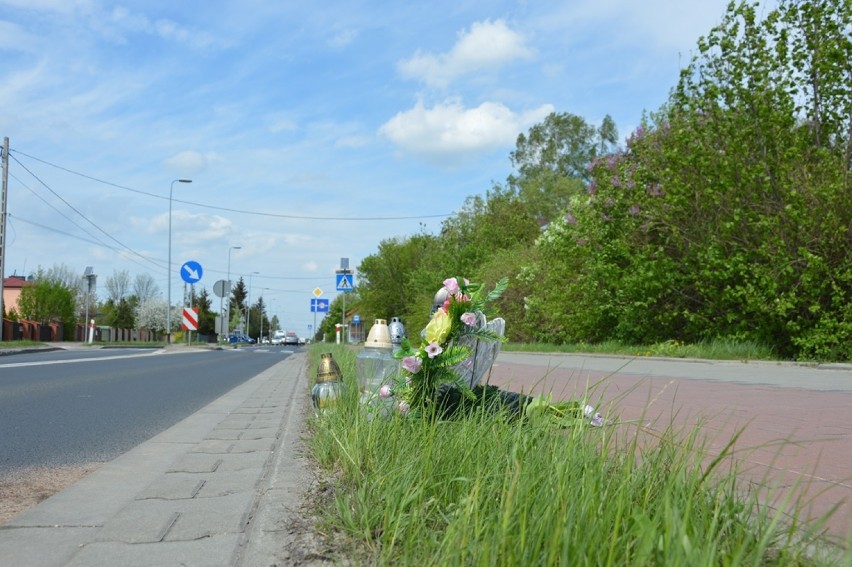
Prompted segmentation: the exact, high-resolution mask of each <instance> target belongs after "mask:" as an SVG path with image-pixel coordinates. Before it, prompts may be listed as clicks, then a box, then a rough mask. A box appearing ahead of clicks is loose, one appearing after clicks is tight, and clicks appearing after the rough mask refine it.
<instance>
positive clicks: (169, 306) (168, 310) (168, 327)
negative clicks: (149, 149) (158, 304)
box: [166, 179, 192, 344]
mask: <svg viewBox="0 0 852 567" xmlns="http://www.w3.org/2000/svg"><path fill="white" fill-rule="evenodd" d="M175 183H192V179H175V180H174V181H172V184H171V185H170V186H169V265H168V272H169V284H168V285H169V289H168V291H167V292H166V303H167V305H166V344H169V343H171V342H172V192H173V191H174V189H175Z"/></svg>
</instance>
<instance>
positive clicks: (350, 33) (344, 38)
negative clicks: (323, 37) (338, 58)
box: [328, 29, 358, 49]
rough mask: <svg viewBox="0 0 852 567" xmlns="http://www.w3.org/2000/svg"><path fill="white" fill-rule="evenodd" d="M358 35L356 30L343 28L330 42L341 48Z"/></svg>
mask: <svg viewBox="0 0 852 567" xmlns="http://www.w3.org/2000/svg"><path fill="white" fill-rule="evenodd" d="M356 37H358V32H357V31H355V30H351V29H350V30H343V31H341V32H340V33H338V34H336V35H335V36H334V37H332V38H331V39H330V40H329V41H328V44H329V45H330V46H332V47H334V48H336V49H340V48H343V47H346V46H347V45H349V44H350V43H352V42H353V41H355V38H356Z"/></svg>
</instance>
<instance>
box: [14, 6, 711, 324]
mask: <svg viewBox="0 0 852 567" xmlns="http://www.w3.org/2000/svg"><path fill="white" fill-rule="evenodd" d="M726 4H727V0H687V1H684V0H646V1H644V2H635V1H633V0H561V1H548V0H540V1H528V0H520V1H500V0H495V1H488V2H486V1H479V2H473V1H466V0H452V1H445V0H433V1H430V2H377V1H368V0H356V1H352V0H349V1H338V0H327V1H324V2H320V3H308V2H295V1H290V0H278V1H273V0H241V1H240V2H225V1H222V0H184V1H181V2H174V0H145V1H141V0H128V1H125V2H110V1H106V0H0V138H2V137H8V138H9V143H10V162H9V163H10V165H9V178H8V201H7V213H8V214H7V219H6V220H7V222H6V251H5V252H6V255H5V266H4V272H5V274H4V275H5V276H9V275H12V274H17V275H24V276H26V275H29V274H31V273H33V272H35V271H36V270H38V268H39V267H41V268H45V269H46V268H50V267H52V266H56V265H64V266H67V267H70V268H71V269H76V270H79V272H80V274H81V276H82V274H83V272H84V270H85V268H86V267H87V266H92V267H93V268H94V272H95V274H97V276H98V294H99V298H100V299H104V298H105V297H106V294H105V292H104V289H103V284H104V282H105V280H106V278H107V277H109V276H112V275H114V274H115V273H117V272H119V271H125V270H126V271H127V272H129V273H130V275H131V278H134V277H135V275H136V274H138V273H149V274H151V276H153V277H154V279H155V281H156V283H157V285H158V287H159V288H160V290H161V291H162V294H163V296H164V297H165V296H166V290H167V289H168V288H169V282H171V289H172V292H171V295H172V299H173V302H175V303H177V302H178V301H179V298H181V297H182V293H183V286H184V283H183V280H182V278H181V268H182V266H183V264H184V263H186V262H188V261H193V262H197V263H198V264H200V265H201V267H202V269H203V274H202V277H201V279H200V281H199V282H198V283H197V284H196V291H200V289H201V288H205V289H207V291H208V292H209V293H210V294H211V295H213V286H214V284H215V283H216V282H217V281H219V280H226V279H228V276H229V275H230V279H231V280H232V281H234V282H236V281H237V280H238V279H239V278H240V277H242V278H243V279H244V281H245V283H246V286H247V287H250V296H251V297H250V299H251V302H252V303H254V302H255V301H256V300H257V298H258V297H260V296H261V295H262V296H263V298H264V302H265V303H266V304H267V307H268V313H269V316H272V315H277V316H278V318H279V320H280V322H281V326H282V328H284V329H288V330H290V329H292V330H295V331H297V332H298V333H299V334H302V335H308V334H310V331H311V329H312V328H313V327H314V325H315V322H316V324H318V323H319V322H320V320H321V319H322V314H319V315H318V316H317V315H315V314H313V313H311V311H310V300H311V299H312V298H313V297H315V295H314V290H319V291H321V292H322V295H321V296H319V297H321V298H323V299H328V300H333V299H334V298H335V297H336V296H337V295H338V293H340V292H337V291H336V286H337V280H336V275H335V271H336V270H337V269H339V268H340V266H341V259H342V258H348V260H349V264H350V267H351V268H353V269H354V270H355V274H354V278H355V283H356V284H357V281H358V273H357V267H358V265H359V263H360V262H361V261H362V260H363V259H364V258H366V257H368V256H370V255H373V254H375V253H377V251H378V246H379V244H380V242H381V241H383V240H385V239H390V238H405V237H407V236H411V235H413V234H417V233H420V232H426V233H430V234H437V233H438V232H439V230H440V226H441V223H442V221H443V220H444V219H446V218H448V217H449V216H452V215H453V214H455V213H456V212H457V211H459V210H460V209H461V207H462V206H463V205H464V202H465V200H466V199H467V198H468V197H470V196H474V195H485V194H486V192H487V191H488V190H489V189H491V188H492V187H493V186H494V184H499V183H504V182H505V180H506V178H507V177H508V176H509V175H510V174H511V173H512V172H513V169H512V164H511V162H510V160H509V154H510V152H511V151H512V150H513V149H514V147H515V141H516V139H517V137H518V135H519V134H521V133H525V132H527V131H528V130H529V128H530V127H531V126H533V125H535V124H537V123H539V122H541V121H542V120H544V118H545V117H546V116H547V115H548V114H549V113H551V112H568V113H571V114H575V115H578V116H581V117H583V118H584V119H585V120H586V121H588V122H589V123H592V124H595V125H597V124H600V122H601V120H602V119H603V118H604V117H605V116H606V115H610V116H611V117H612V118H613V119H614V120H615V123H616V125H617V127H618V130H619V134H620V139H621V140H622V141H623V140H624V139H626V138H627V137H628V135H629V134H630V132H631V131H632V130H633V129H634V128H635V127H636V126H637V125H638V124H639V123H640V121H641V119H642V116H643V113H647V112H653V111H655V110H658V109H659V108H660V107H661V106H662V105H663V104H664V103H665V101H666V99H667V97H668V94H669V92H670V90H671V89H672V88H673V87H674V86H675V84H676V82H677V78H678V73H679V71H680V69H681V68H682V67H684V66H686V65H687V64H688V62H689V60H690V58H691V57H692V55H693V54H694V52H695V48H696V45H697V40H698V38H699V36H701V35H705V34H707V33H708V32H709V31H710V29H711V28H712V27H713V26H714V25H716V24H717V23H719V21H720V20H721V18H722V16H723V15H724V12H725V7H726ZM178 179H191V180H192V182H191V183H181V182H175V180H178ZM170 194H171V200H170ZM170 205H171V214H170V213H169V207H170ZM170 218H171V232H170V231H169V219H170ZM169 235H171V239H170V236H169ZM170 240H171V247H170V246H169V241H170ZM170 250H171V256H172V265H171V270H169V268H168V257H169V251H170ZM170 271H171V275H170ZM449 275H455V274H448V276H449ZM214 298H215V296H214ZM214 306H216V303H215V299H214ZM388 316H389V317H390V316H393V314H388Z"/></svg>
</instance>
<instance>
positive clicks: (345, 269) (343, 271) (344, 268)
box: [335, 258, 355, 343]
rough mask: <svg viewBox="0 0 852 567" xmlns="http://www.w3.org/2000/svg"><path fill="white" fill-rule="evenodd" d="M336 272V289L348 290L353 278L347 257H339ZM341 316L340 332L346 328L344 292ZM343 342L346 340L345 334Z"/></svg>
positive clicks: (352, 283) (351, 285)
mask: <svg viewBox="0 0 852 567" xmlns="http://www.w3.org/2000/svg"><path fill="white" fill-rule="evenodd" d="M335 273H336V274H337V291H342V292H350V291H352V288H354V287H355V285H354V278H353V276H352V270H350V269H349V258H341V259H340V269H339V270H335ZM342 307H343V316H342V320H343V321H342V323H341V325H340V331H341V333H342V332H344V329H346V293H344V294H343V305H342ZM343 342H344V343H345V342H346V339H345V336H344V340H343Z"/></svg>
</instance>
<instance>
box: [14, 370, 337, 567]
mask: <svg viewBox="0 0 852 567" xmlns="http://www.w3.org/2000/svg"><path fill="white" fill-rule="evenodd" d="M305 364H306V355H305V354H304V353H298V354H294V355H291V356H290V357H288V358H287V359H285V360H284V361H282V362H280V363H278V364H276V365H275V366H273V367H272V368H270V369H268V370H267V371H265V372H263V373H261V374H259V375H257V376H256V377H254V378H252V379H250V380H248V381H247V382H245V383H244V384H242V385H240V386H238V387H237V388H234V389H233V390H231V391H230V392H228V393H227V394H226V395H224V396H223V397H221V398H219V399H218V400H216V401H215V402H213V403H211V404H210V405H208V406H207V407H205V408H203V409H202V410H200V411H198V412H197V413H195V414H193V415H192V416H190V417H188V418H186V419H185V420H183V421H181V422H180V423H178V424H177V425H175V426H174V427H172V428H171V429H169V430H167V431H164V432H163V433H161V434H159V435H157V436H156V437H154V438H152V439H151V440H149V441H147V442H145V443H143V444H141V445H139V446H138V447H136V448H134V449H133V450H131V451H129V452H128V453H126V454H124V455H122V456H121V457H119V458H117V459H115V460H114V461H111V462H109V463H107V464H105V465H104V466H102V467H101V468H99V469H98V470H96V471H95V472H93V473H92V474H90V475H88V476H87V477H85V478H84V479H82V480H81V481H79V482H78V483H76V484H74V485H72V486H71V487H69V488H67V489H66V490H64V491H62V492H60V493H58V494H56V495H54V496H52V497H51V498H49V499H47V500H45V501H44V502H42V503H41V504H39V505H38V506H36V507H35V508H32V509H30V510H29V511H27V512H25V513H23V514H21V515H19V516H17V517H15V518H13V519H12V520H11V521H10V522H9V523H7V524H6V525H4V526H2V528H0V565H3V566H17V567H22V566H23V567H30V566H42V565H43V566H45V567H48V566H49V567H57V566H86V567H95V566H110V567H114V566H117V565H122V566H127V567H129V566H135V565H144V566H153V565H157V566H168V565H205V566H207V565H210V566H213V565H223V566H232V565H258V566H260V565H263V566H267V565H276V564H282V565H283V564H288V565H290V564H297V563H298V564H303V565H304V564H317V565H319V564H323V563H322V561H313V562H308V563H305V562H303V561H301V560H299V558H298V557H297V556H300V555H301V556H303V554H304V553H305V552H306V551H307V552H310V549H307V550H305V549H295V548H294V544H296V543H298V544H299V545H298V547H300V548H301V547H305V546H307V547H310V542H305V541H300V542H294V541H293V538H294V537H296V535H294V531H293V530H292V529H291V526H290V524H291V523H292V522H295V521H301V520H300V518H301V517H302V516H303V515H304V514H301V513H299V512H300V511H299V506H300V505H301V504H302V502H303V496H304V493H305V491H306V490H307V489H308V487H309V486H310V484H311V482H312V481H313V478H312V476H311V475H310V473H309V471H308V465H307V461H306V460H305V459H304V458H303V456H302V446H301V433H302V430H303V424H304V418H305V416H306V412H308V411H310V408H311V404H310V399H309V398H310V396H309V388H308V380H307V376H306V372H305Z"/></svg>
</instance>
